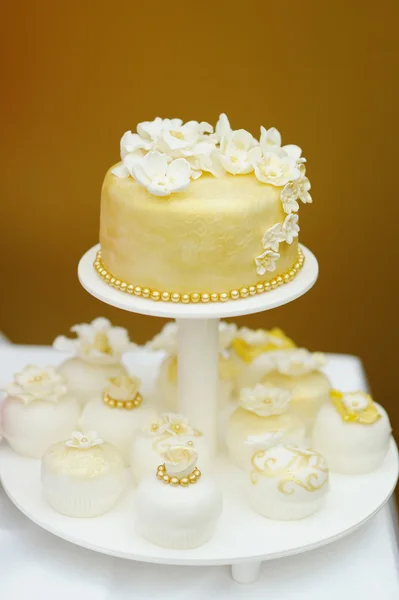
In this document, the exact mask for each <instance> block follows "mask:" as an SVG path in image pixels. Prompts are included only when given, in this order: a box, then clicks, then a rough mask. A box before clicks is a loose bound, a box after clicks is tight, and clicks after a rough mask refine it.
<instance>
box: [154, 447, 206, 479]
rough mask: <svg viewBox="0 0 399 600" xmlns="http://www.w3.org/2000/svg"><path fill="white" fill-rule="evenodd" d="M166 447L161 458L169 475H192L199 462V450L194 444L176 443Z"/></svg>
mask: <svg viewBox="0 0 399 600" xmlns="http://www.w3.org/2000/svg"><path fill="white" fill-rule="evenodd" d="M164 448H165V449H164V451H163V452H162V453H161V458H162V460H163V461H164V463H165V467H166V472H167V473H168V475H171V476H179V477H187V475H190V473H191V472H192V471H193V469H194V467H195V465H196V463H197V460H198V452H197V451H196V450H195V449H194V448H193V447H192V446H188V445H185V444H174V445H169V446H165V447H164Z"/></svg>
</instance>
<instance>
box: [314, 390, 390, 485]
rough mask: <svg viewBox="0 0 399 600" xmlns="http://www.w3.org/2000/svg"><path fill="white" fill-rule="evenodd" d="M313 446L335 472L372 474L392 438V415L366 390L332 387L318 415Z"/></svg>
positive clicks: (380, 461) (380, 462) (383, 456)
mask: <svg viewBox="0 0 399 600" xmlns="http://www.w3.org/2000/svg"><path fill="white" fill-rule="evenodd" d="M312 437H313V442H312V443H313V447H314V448H315V449H316V450H318V451H319V452H321V453H322V454H323V455H324V456H325V457H326V460H327V462H328V465H329V467H330V470H331V471H333V472H335V473H343V474H360V473H370V472H371V471H374V470H375V469H378V467H379V466H380V465H381V464H382V462H383V460H384V458H385V456H386V454H387V452H388V450H389V443H390V438H391V425H390V422H389V417H388V415H387V413H386V411H385V410H384V408H383V407H382V406H380V405H379V404H377V403H376V402H374V401H373V399H372V397H371V396H370V395H369V394H366V393H365V392H360V391H358V392H340V391H339V390H331V393H330V401H329V402H328V403H327V404H325V405H324V406H323V407H322V408H321V409H320V412H319V414H318V415H317V417H316V421H315V424H314V428H313V436H312Z"/></svg>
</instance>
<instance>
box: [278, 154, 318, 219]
mask: <svg viewBox="0 0 399 600" xmlns="http://www.w3.org/2000/svg"><path fill="white" fill-rule="evenodd" d="M298 169H299V172H300V178H299V179H297V180H296V181H290V182H289V183H287V184H286V185H285V187H284V188H283V189H282V190H281V201H282V203H283V208H284V212H286V213H287V214H290V213H292V212H297V211H298V210H299V204H298V202H297V201H298V200H300V201H301V202H303V203H304V204H310V203H311V202H312V196H311V195H310V193H309V190H310V188H311V185H310V181H309V179H308V178H307V177H306V176H305V173H306V170H305V166H304V165H299V167H298Z"/></svg>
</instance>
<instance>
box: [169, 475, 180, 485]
mask: <svg viewBox="0 0 399 600" xmlns="http://www.w3.org/2000/svg"><path fill="white" fill-rule="evenodd" d="M170 483H171V484H172V485H179V483H180V481H179V479H178V478H177V477H171V478H170Z"/></svg>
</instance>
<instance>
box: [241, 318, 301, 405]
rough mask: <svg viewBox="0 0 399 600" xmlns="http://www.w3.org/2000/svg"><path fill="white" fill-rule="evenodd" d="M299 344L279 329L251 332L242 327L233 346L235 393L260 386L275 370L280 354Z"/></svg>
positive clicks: (254, 330)
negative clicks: (264, 378)
mask: <svg viewBox="0 0 399 600" xmlns="http://www.w3.org/2000/svg"><path fill="white" fill-rule="evenodd" d="M295 347H296V344H295V343H294V342H293V341H292V340H291V339H290V338H289V337H288V336H287V335H286V334H285V333H284V332H283V331H282V330H281V329H279V328H277V327H274V328H273V329H270V330H269V331H267V330H265V329H249V328H248V327H241V328H240V329H237V331H236V335H235V337H234V339H233V341H232V343H231V352H230V354H231V357H232V360H234V362H235V364H236V365H237V373H236V377H235V390H236V392H238V393H239V391H240V389H241V388H243V387H251V386H253V385H255V384H256V383H259V382H260V381H261V379H262V377H264V375H266V374H267V373H270V372H271V371H273V370H274V369H275V368H276V358H277V356H278V353H279V352H281V351H285V350H291V349H293V348H295Z"/></svg>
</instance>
